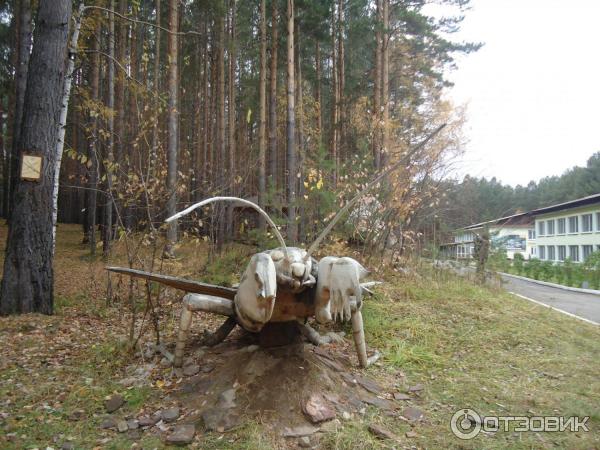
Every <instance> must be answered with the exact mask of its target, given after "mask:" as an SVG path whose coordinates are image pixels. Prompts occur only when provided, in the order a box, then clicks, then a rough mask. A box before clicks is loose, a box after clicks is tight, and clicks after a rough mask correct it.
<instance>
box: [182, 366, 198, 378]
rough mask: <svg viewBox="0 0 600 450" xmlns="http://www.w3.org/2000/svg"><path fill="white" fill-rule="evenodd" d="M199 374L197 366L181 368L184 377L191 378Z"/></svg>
mask: <svg viewBox="0 0 600 450" xmlns="http://www.w3.org/2000/svg"><path fill="white" fill-rule="evenodd" d="M198 372H200V366H199V365H198V364H191V365H189V366H185V367H184V368H183V375H184V376H186V377H192V376H194V375H196V374H197V373H198Z"/></svg>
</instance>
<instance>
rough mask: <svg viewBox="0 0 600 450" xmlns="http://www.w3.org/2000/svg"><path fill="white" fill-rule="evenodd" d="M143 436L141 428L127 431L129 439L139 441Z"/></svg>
mask: <svg viewBox="0 0 600 450" xmlns="http://www.w3.org/2000/svg"><path fill="white" fill-rule="evenodd" d="M141 438H142V433H140V430H129V431H128V432H127V439H129V440H130V441H139V440H140V439H141ZM134 448H135V447H134Z"/></svg>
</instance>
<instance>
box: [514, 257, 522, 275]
mask: <svg viewBox="0 0 600 450" xmlns="http://www.w3.org/2000/svg"><path fill="white" fill-rule="evenodd" d="M524 260H525V258H523V255H522V254H520V253H515V256H514V259H513V267H514V268H515V270H516V272H517V274H518V275H521V274H522V273H523V269H524V267H523V261H524Z"/></svg>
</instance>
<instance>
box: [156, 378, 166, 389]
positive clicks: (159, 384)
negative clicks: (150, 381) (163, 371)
mask: <svg viewBox="0 0 600 450" xmlns="http://www.w3.org/2000/svg"><path fill="white" fill-rule="evenodd" d="M164 385H165V382H164V381H163V380H157V381H156V387H157V388H161V389H162V387H163V386H164Z"/></svg>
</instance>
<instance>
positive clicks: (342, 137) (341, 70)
mask: <svg viewBox="0 0 600 450" xmlns="http://www.w3.org/2000/svg"><path fill="white" fill-rule="evenodd" d="M337 25H338V64H337V68H338V105H337V108H338V117H337V119H338V123H339V126H338V144H337V146H338V161H339V160H341V161H344V158H345V156H346V152H347V149H346V129H345V128H346V113H345V111H346V104H345V102H344V90H345V85H346V67H345V65H344V1H343V0H338V24H337Z"/></svg>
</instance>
